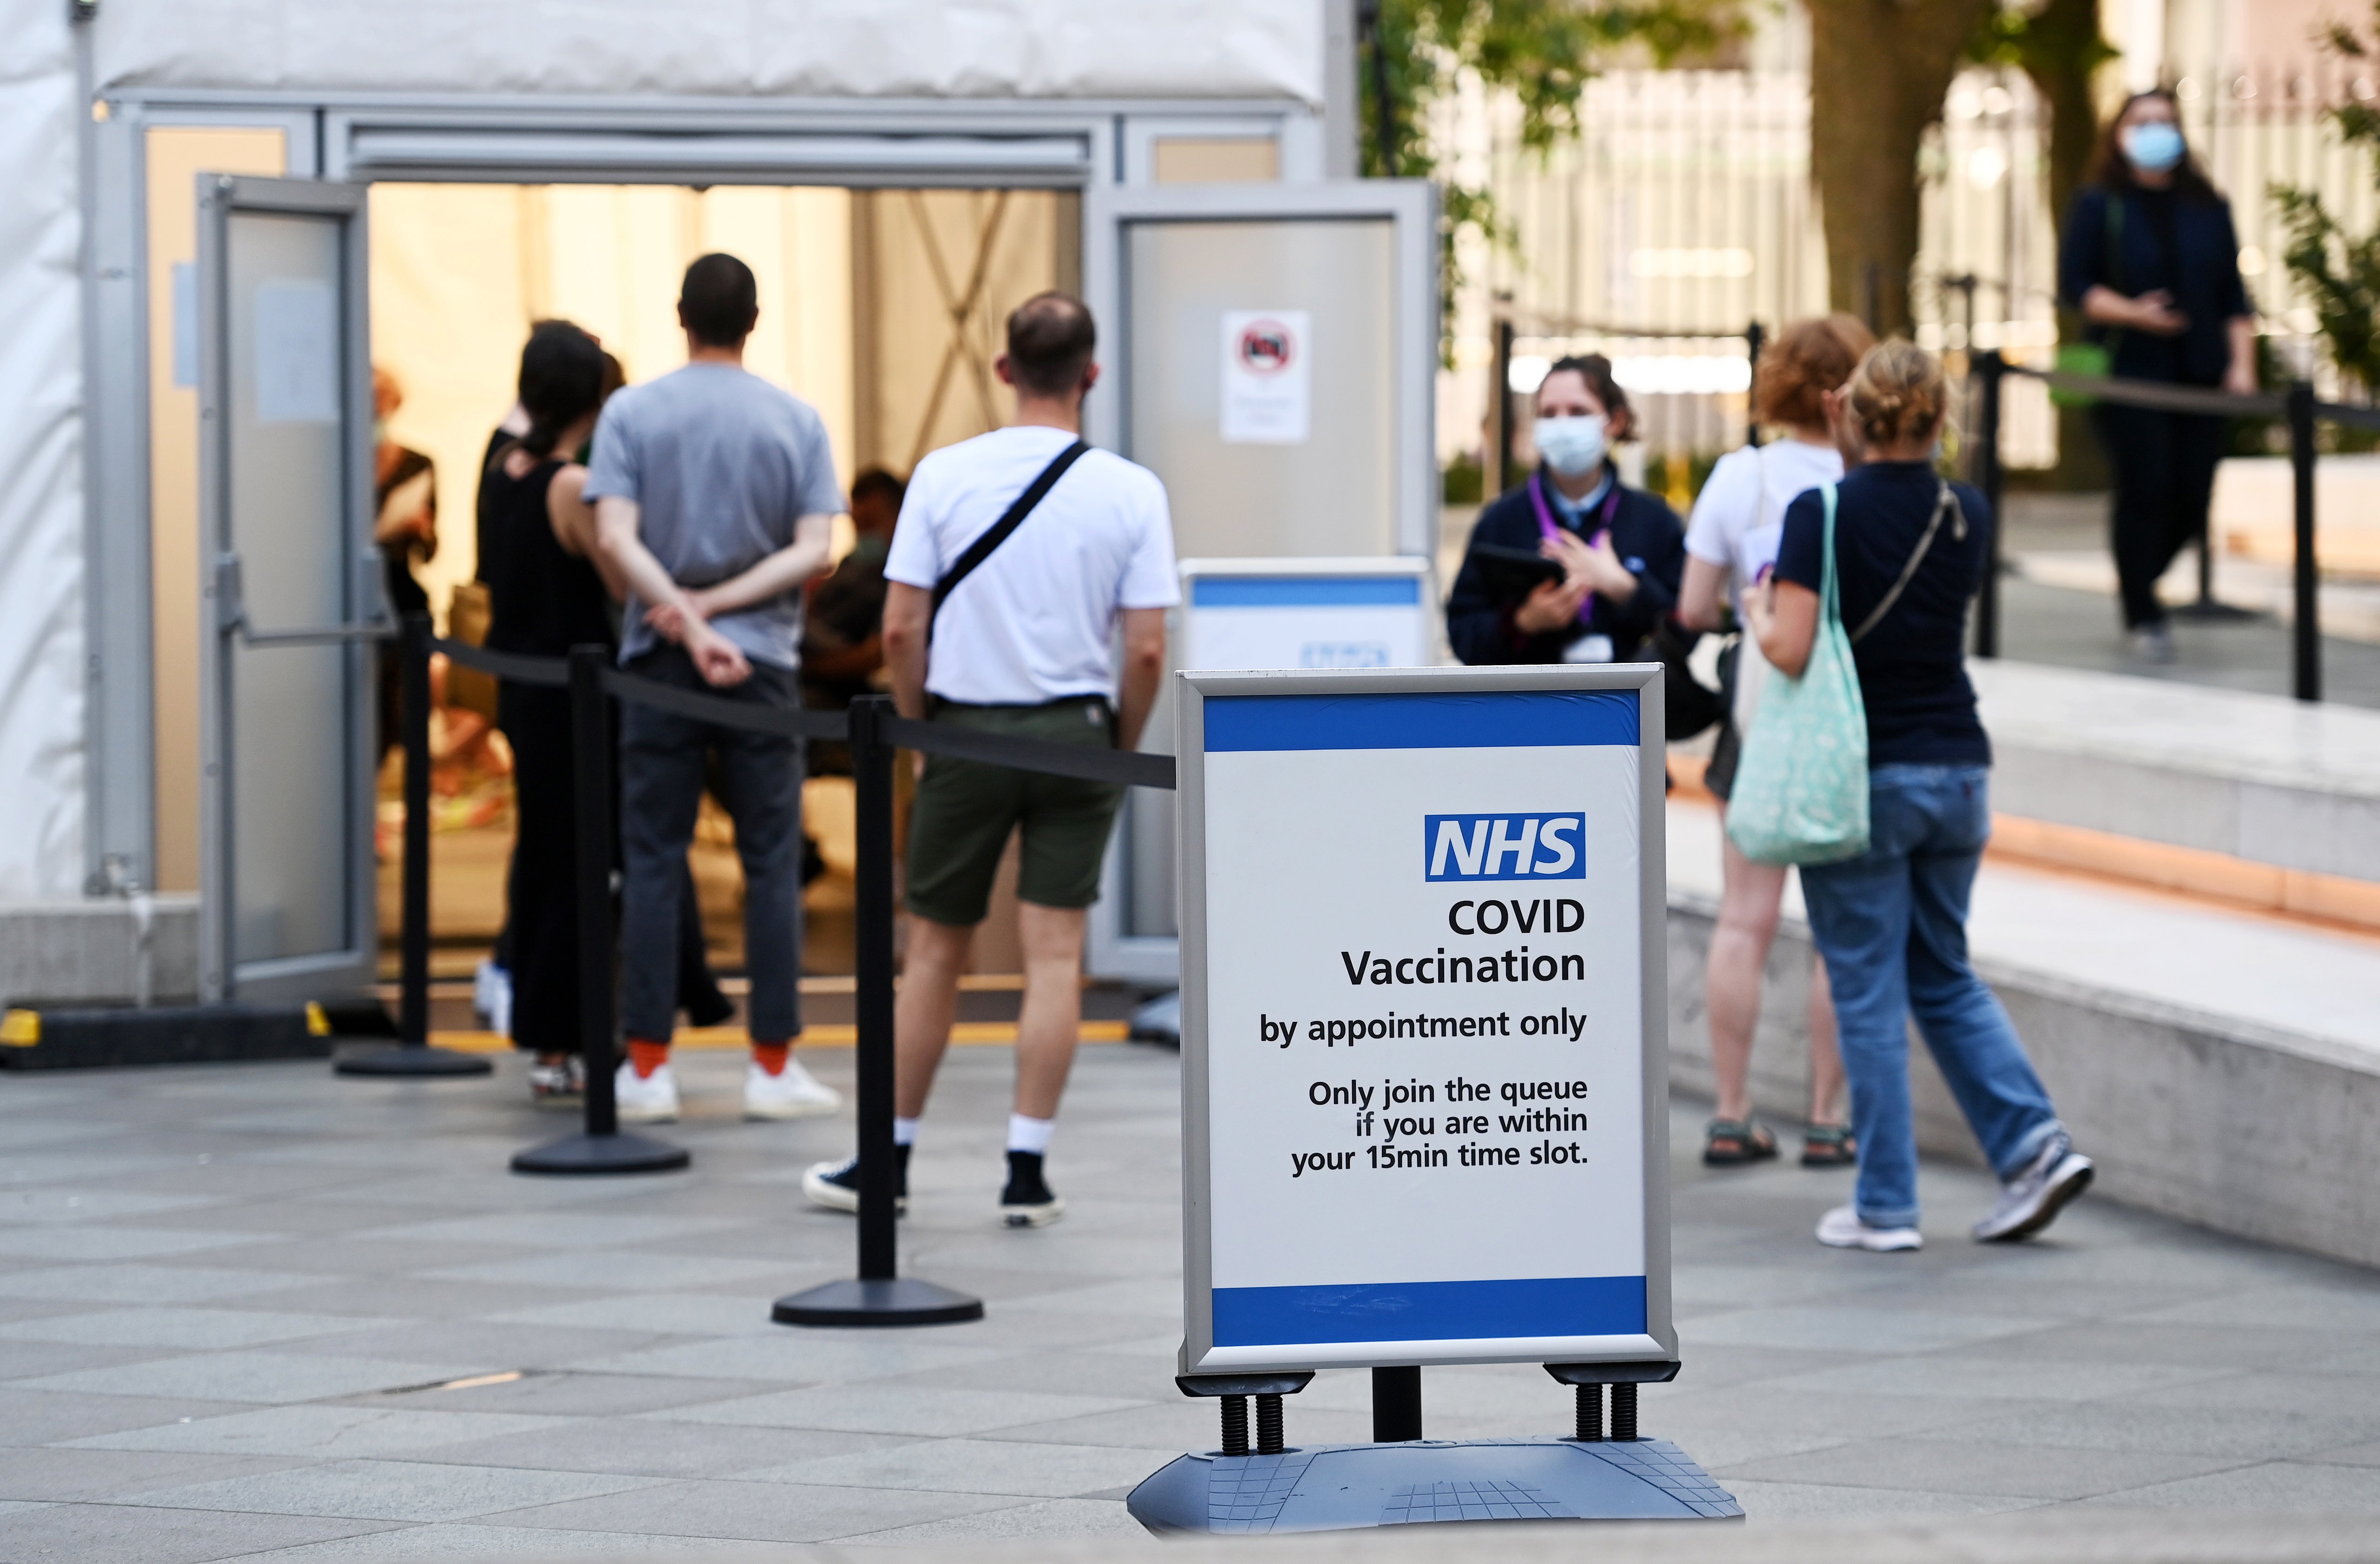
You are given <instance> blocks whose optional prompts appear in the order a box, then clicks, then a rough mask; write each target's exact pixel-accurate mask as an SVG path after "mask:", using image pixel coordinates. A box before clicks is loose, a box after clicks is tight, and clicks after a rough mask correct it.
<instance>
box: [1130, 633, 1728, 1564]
mask: <svg viewBox="0 0 2380 1564" xmlns="http://www.w3.org/2000/svg"><path fill="white" fill-rule="evenodd" d="M1173 696H1174V699H1173V708H1174V715H1175V723H1176V728H1175V745H1174V749H1175V753H1176V755H1177V757H1178V761H1177V764H1178V765H1179V768H1180V771H1181V784H1180V804H1179V806H1178V807H1177V809H1176V811H1175V815H1176V819H1177V822H1178V825H1177V830H1178V831H1179V836H1178V839H1177V843H1176V862H1177V863H1178V865H1179V866H1180V885H1181V930H1182V1019H1183V1029H1182V1161H1183V1180H1182V1182H1183V1224H1182V1225H1183V1337H1184V1340H1183V1344H1182V1354H1181V1362H1180V1363H1179V1364H1178V1365H1177V1369H1178V1376H1177V1377H1176V1379H1175V1384H1176V1385H1177V1386H1178V1387H1179V1388H1181V1390H1182V1392H1183V1393H1184V1395H1189V1396H1207V1397H1213V1398H1216V1399H1217V1400H1219V1402H1220V1407H1221V1411H1222V1441H1221V1447H1220V1449H1215V1450H1208V1451H1204V1452H1198V1453H1193V1454H1189V1455H1184V1456H1183V1457H1181V1458H1180V1459H1179V1460H1176V1461H1172V1463H1170V1464H1168V1465H1167V1466H1165V1467H1164V1468H1163V1469H1161V1470H1160V1471H1159V1472H1157V1473H1154V1474H1152V1475H1151V1476H1150V1477H1149V1478H1148V1479H1147V1481H1145V1482H1143V1483H1142V1484H1141V1485H1139V1486H1138V1487H1136V1488H1135V1489H1134V1490H1133V1492H1132V1495H1131V1497H1130V1500H1129V1501H1128V1508H1129V1509H1130V1511H1131V1513H1132V1514H1133V1516H1134V1517H1135V1519H1137V1520H1138V1521H1139V1522H1141V1523H1142V1524H1143V1525H1145V1526H1147V1528H1148V1529H1149V1530H1150V1531H1152V1532H1159V1533H1169V1532H1191V1533H1198V1532H1233V1533H1269V1532H1305V1531H1328V1530H1338V1529H1342V1528H1354V1527H1368V1526H1382V1525H1395V1524H1401V1523H1404V1522H1417V1521H1548V1520H1586V1519H1597V1520H1619V1519H1630V1520H1695V1519H1704V1520H1718V1519H1728V1518H1733V1517H1740V1516H1741V1515H1742V1514H1743V1509H1742V1507H1741V1506H1739V1505H1738V1504H1737V1503H1736V1501H1735V1499H1734V1497H1732V1496H1730V1494H1728V1493H1727V1492H1726V1491H1725V1490H1723V1489H1722V1488H1720V1487H1719V1486H1718V1485H1717V1484H1716V1483H1714V1482H1712V1481H1711V1480H1710V1478H1709V1477H1708V1476H1707V1475H1706V1473H1704V1472H1703V1470H1702V1468H1701V1467H1700V1466H1698V1465H1696V1464H1695V1463H1694V1461H1693V1460H1692V1459H1691V1458H1690V1457H1688V1456H1687V1455H1686V1454H1685V1453H1684V1452H1683V1451H1682V1450H1681V1449H1678V1447H1677V1446H1675V1445H1673V1444H1670V1443H1668V1442H1667V1441H1665V1440H1660V1439H1652V1438H1645V1437H1641V1436H1640V1435H1639V1434H1638V1431H1637V1415H1636V1414H1637V1387H1638V1386H1640V1385H1644V1384H1650V1383H1659V1382H1662V1381H1665V1380H1668V1379H1670V1378H1672V1377H1674V1376H1676V1374H1677V1372H1678V1338H1677V1332H1676V1330H1675V1328H1673V1327H1672V1325H1671V1323H1670V1214H1669V1182H1668V1181H1669V1070H1668V1010H1667V1005H1666V1002H1665V1000H1666V995H1667V992H1668V986H1667V980H1666V976H1665V958H1664V952H1665V950H1666V945H1665V941H1664V936H1663V932H1662V931H1663V927H1664V925H1663V921H1662V920H1663V916H1664V909H1665V907H1666V905H1667V888H1666V880H1665V870H1664V868H1663V859H1662V846H1661V843H1662V840H1663V838H1662V825H1661V808H1662V804H1661V798H1662V792H1661V785H1662V766H1663V755H1662V741H1661V736H1660V735H1661V733H1662V685H1661V669H1660V665H1659V664H1658V663H1625V664H1616V665H1613V664H1607V665H1605V666H1602V667H1586V666H1578V667H1571V666H1562V667H1543V668H1436V669H1423V670H1405V669H1396V670H1378V671H1374V670H1361V671H1355V670H1346V671H1334V672H1329V673H1319V672H1318V673H1303V672H1301V673H1181V674H1177V675H1176V676H1175V679H1174V685H1173ZM1490 1363H1536V1364H1542V1365H1543V1366H1544V1367H1545V1369H1546V1371H1547V1373H1548V1375H1550V1376H1552V1377H1553V1379H1554V1380H1555V1381H1556V1382H1557V1383H1558V1384H1560V1385H1566V1386H1570V1387H1573V1389H1572V1393H1571V1396H1570V1397H1569V1402H1570V1404H1569V1405H1568V1406H1567V1407H1564V1406H1563V1404H1562V1401H1561V1400H1557V1399H1556V1396H1555V1395H1554V1394H1548V1398H1547V1402H1548V1405H1547V1410H1548V1412H1549V1413H1559V1412H1567V1413H1568V1415H1567V1416H1564V1417H1562V1419H1561V1421H1562V1423H1564V1424H1567V1425H1569V1426H1570V1428H1571V1430H1572V1432H1571V1434H1570V1436H1569V1437H1537V1438H1530V1437H1512V1438H1504V1439H1459V1440H1449V1439H1430V1438H1427V1437H1425V1433H1424V1428H1423V1396H1422V1375H1423V1369H1424V1367H1426V1366H1427V1365H1432V1364H1490ZM1326 1368H1369V1369H1370V1370H1371V1383H1372V1435H1373V1437H1372V1440H1371V1442H1369V1443H1367V1444H1323V1445H1305V1446H1302V1447H1301V1446H1296V1445H1292V1444H1290V1443H1288V1440H1287V1437H1286V1430H1285V1429H1284V1427H1283V1417H1282V1398H1284V1397H1286V1396H1288V1395H1291V1394H1293V1393H1294V1392H1296V1391H1298V1390H1300V1389H1302V1388H1304V1387H1305V1383H1306V1382H1307V1381H1308V1380H1310V1379H1311V1378H1312V1377H1313V1376H1314V1374H1315V1373H1316V1372H1317V1371H1318V1370H1321V1369H1326ZM1607 1386H1609V1387H1610V1388H1611V1396H1610V1401H1609V1409H1610V1421H1609V1433H1608V1434H1607V1433H1606V1426H1605V1398H1604V1389H1605V1387H1607ZM1251 1396H1253V1397H1255V1398H1256V1402H1257V1406H1256V1413H1257V1417H1256V1444H1255V1448H1254V1449H1250V1448H1249V1441H1248V1426H1247V1407H1246V1400H1247V1398H1249V1397H1251ZM1550 1421H1552V1418H1551V1417H1549V1418H1548V1422H1550Z"/></svg>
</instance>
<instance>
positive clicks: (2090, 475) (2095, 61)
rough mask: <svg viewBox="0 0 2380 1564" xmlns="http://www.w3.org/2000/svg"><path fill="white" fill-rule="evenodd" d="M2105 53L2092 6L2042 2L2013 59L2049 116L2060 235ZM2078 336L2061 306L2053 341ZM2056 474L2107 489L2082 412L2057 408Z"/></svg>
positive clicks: (2073, 318) (2087, 152) (2078, 327)
mask: <svg viewBox="0 0 2380 1564" xmlns="http://www.w3.org/2000/svg"><path fill="white" fill-rule="evenodd" d="M2111 54H2112V51H2110V50H2109V49H2108V48H2107V45H2106V44H2105V43H2103V42H2101V41H2100V37H2099V0H2049V4H2047V5H2046V6H2043V7H2042V8H2041V9H2040V10H2039V11H2037V12H2035V13H2034V16H2033V18H2031V20H2030V21H2028V22H2027V23H2026V25H2025V38H2024V46H2023V47H2022V50H2021V51H2020V54H2019V58H2020V60H2021V61H2022V65H2023V67H2024V74H2025V76H2026V77H2027V79H2030V80H2031V81H2032V82H2033V87H2034V91H2036V92H2038V93H2040V94H2041V101H2042V103H2043V105H2044V106H2045V107H2046V108H2047V109H2048V110H2049V217H2050V221H2051V222H2053V223H2055V224H2058V232H2059V233H2060V234H2061V235H2062V234H2063V233H2064V232H2065V229H2066V213H2067V212H2068V210H2069V209H2070V208H2071V207H2072V206H2073V204H2074V192H2075V191H2077V190H2079V189H2081V188H2083V180H2084V179H2086V178H2088V177H2089V176H2090V172H2091V152H2092V149H2093V148H2094V147H2095V146H2096V145H2097V144H2098V139H2099V104H2098V102H2097V100H2096V99H2095V97H2094V96H2093V95H2092V91H2091V80H2092V78H2093V77H2095V76H2096V75H2097V74H2098V70H2099V67H2100V65H2101V64H2102V63H2103V62H2104V61H2106V60H2107V58H2108V57H2109V55H2111ZM2082 329H2083V318H2082V317H2081V316H2080V315H2078V314H2076V313H2075V312H2074V311H2073V310H2071V309H2068V308H2067V307H2066V305H2065V302H2064V301H2063V300H2060V301H2059V303H2058V340H2060V341H2061V342H2077V341H2080V340H2081V338H2082ZM2057 474H2058V476H2057V479H2056V481H2057V484H2058V487H2059V488H2061V489H2070V490H2095V489H2105V488H2106V487H2107V480H2108V474H2107V457H2106V456H2105V455H2103V454H2102V453H2101V452H2100V450H2099V441H2098V436H2097V434H2096V433H2095V431H2094V430H2092V428H2091V410H2090V409H2089V408H2087V407H2060V408H2058V467H2057Z"/></svg>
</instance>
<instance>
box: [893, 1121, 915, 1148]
mask: <svg viewBox="0 0 2380 1564" xmlns="http://www.w3.org/2000/svg"><path fill="white" fill-rule="evenodd" d="M892 1144H893V1145H894V1146H915V1145H917V1121H916V1120H915V1119H901V1118H895V1119H894V1120H893V1121H892Z"/></svg>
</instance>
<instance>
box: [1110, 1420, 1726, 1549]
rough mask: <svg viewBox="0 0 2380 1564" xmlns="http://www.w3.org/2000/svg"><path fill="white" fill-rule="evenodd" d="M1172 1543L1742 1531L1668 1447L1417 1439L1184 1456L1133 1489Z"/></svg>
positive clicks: (1624, 1442) (1135, 1508)
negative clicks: (1514, 1529)
mask: <svg viewBox="0 0 2380 1564" xmlns="http://www.w3.org/2000/svg"><path fill="white" fill-rule="evenodd" d="M1125 1508H1126V1509H1129V1510H1130V1511H1131V1512H1132V1518H1133V1519H1134V1520H1135V1521H1137V1522H1140V1523H1141V1524H1142V1525H1144V1526H1146V1527H1147V1528H1148V1529H1149V1530H1150V1531H1151V1532H1154V1533H1156V1534H1160V1535H1165V1534H1173V1533H1243V1534H1247V1533H1253V1534H1270V1533H1277V1532H1338V1531H1354V1530H1359V1529H1362V1528H1365V1527H1371V1526H1399V1525H1409V1524H1412V1523H1414V1522H1431V1521H1740V1520H1742V1519H1743V1506H1742V1505H1740V1504H1738V1503H1737V1502H1736V1500H1735V1496H1734V1495H1732V1494H1730V1493H1729V1492H1728V1491H1727V1490H1726V1489H1724V1488H1722V1487H1720V1486H1719V1485H1718V1484H1717V1483H1715V1482H1713V1481H1712V1480H1711V1477H1710V1474H1709V1473H1706V1472H1705V1471H1704V1470H1703V1469H1702V1467H1701V1466H1699V1465H1698V1464H1696V1463H1695V1461H1694V1459H1693V1458H1692V1457H1690V1456H1688V1455H1687V1454H1686V1453H1685V1452H1684V1451H1683V1450H1682V1449H1679V1448H1678V1447H1677V1446H1675V1445H1673V1444H1671V1443H1670V1441H1669V1440H1667V1439H1602V1440H1583V1439H1417V1440H1411V1441H1406V1442H1401V1443H1397V1444H1385V1445H1383V1444H1373V1445H1305V1446H1300V1447H1296V1448H1293V1449H1288V1450H1284V1451H1283V1452H1281V1454H1278V1455H1240V1456H1226V1455H1219V1454H1213V1453H1209V1454H1205V1455H1185V1456H1181V1457H1178V1458H1177V1459H1175V1460H1174V1461H1172V1462H1171V1463H1169V1464H1168V1465H1166V1466H1165V1467H1164V1468H1163V1469H1162V1470H1160V1471H1159V1472H1157V1473H1155V1474H1153V1475H1152V1476H1150V1477H1149V1478H1147V1480H1146V1481H1144V1482H1143V1483H1142V1484H1141V1485H1139V1486H1138V1487H1136V1488H1135V1489H1133V1491H1132V1495H1131V1497H1129V1498H1128V1499H1127V1500H1126V1501H1125Z"/></svg>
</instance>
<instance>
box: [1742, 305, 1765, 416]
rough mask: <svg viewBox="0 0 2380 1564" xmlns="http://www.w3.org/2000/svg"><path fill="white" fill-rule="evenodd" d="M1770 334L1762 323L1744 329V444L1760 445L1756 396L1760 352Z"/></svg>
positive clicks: (1758, 380) (1758, 409) (1753, 322)
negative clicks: (1762, 327)
mask: <svg viewBox="0 0 2380 1564" xmlns="http://www.w3.org/2000/svg"><path fill="white" fill-rule="evenodd" d="M1767 341H1768V333H1767V332H1765V331H1763V330H1762V329H1761V326H1760V322H1759V321H1752V322H1751V323H1750V324H1748V325H1746V326H1745V327H1744V328H1743V365H1744V368H1743V373H1744V382H1743V443H1745V444H1746V445H1757V444H1759V443H1760V404H1759V402H1758V401H1757V400H1756V399H1755V393H1756V392H1757V390H1758V389H1759V382H1760V350H1761V348H1762V347H1763V346H1767Z"/></svg>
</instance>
